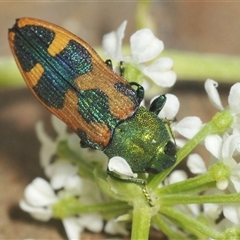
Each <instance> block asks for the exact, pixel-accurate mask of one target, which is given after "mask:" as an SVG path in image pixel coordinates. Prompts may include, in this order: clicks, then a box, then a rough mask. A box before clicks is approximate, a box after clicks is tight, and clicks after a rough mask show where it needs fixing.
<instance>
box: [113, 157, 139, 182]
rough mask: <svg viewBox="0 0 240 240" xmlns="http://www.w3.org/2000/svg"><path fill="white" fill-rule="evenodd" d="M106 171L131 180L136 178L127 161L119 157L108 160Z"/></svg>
mask: <svg viewBox="0 0 240 240" xmlns="http://www.w3.org/2000/svg"><path fill="white" fill-rule="evenodd" d="M108 169H109V170H110V171H111V172H115V173H117V174H120V175H124V176H127V177H133V178H136V177H137V174H136V173H133V172H132V169H131V167H130V166H129V164H128V163H127V161H126V160H125V159H124V158H122V157H119V156H115V157H112V158H111V159H109V163H108Z"/></svg>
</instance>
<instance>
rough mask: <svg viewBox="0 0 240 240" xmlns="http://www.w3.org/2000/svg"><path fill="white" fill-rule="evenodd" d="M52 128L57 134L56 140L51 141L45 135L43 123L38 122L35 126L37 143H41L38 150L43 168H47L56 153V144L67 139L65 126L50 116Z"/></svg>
mask: <svg viewBox="0 0 240 240" xmlns="http://www.w3.org/2000/svg"><path fill="white" fill-rule="evenodd" d="M51 121H52V126H53V128H54V130H55V131H56V132H57V134H58V135H57V139H56V140H53V139H52V138H50V137H49V136H48V135H47V133H46V132H45V131H44V126H43V122H41V121H39V122H37V124H36V127H35V129H36V133H37V137H38V139H39V141H40V142H41V149H40V164H41V166H42V167H43V168H45V167H46V166H48V164H49V163H50V161H51V160H52V157H53V156H54V155H55V153H56V151H57V146H58V142H59V141H61V140H63V139H67V138H68V135H70V134H69V133H67V126H66V124H65V123H63V122H62V121H61V120H59V119H58V118H57V117H55V116H54V115H52V118H51Z"/></svg>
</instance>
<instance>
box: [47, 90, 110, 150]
mask: <svg viewBox="0 0 240 240" xmlns="http://www.w3.org/2000/svg"><path fill="white" fill-rule="evenodd" d="M46 107H47V108H48V109H49V110H50V111H51V112H52V113H54V114H55V115H56V116H57V117H58V118H60V119H61V120H62V121H63V122H65V123H66V124H67V125H68V126H70V127H71V129H72V130H73V131H74V132H76V133H77V134H78V131H77V130H78V129H81V130H82V131H84V132H85V133H86V134H87V136H88V137H89V138H90V139H91V140H92V141H94V142H95V143H97V144H100V145H102V146H104V147H106V146H107V145H108V143H109V141H110V138H111V132H110V129H109V128H108V127H107V125H105V124H102V123H95V122H86V121H85V120H84V119H83V118H82V117H81V115H80V114H79V112H78V97H77V94H76V92H74V91H73V90H68V91H67V92H66V94H65V98H64V107H63V108H62V109H55V108H53V107H48V106H46Z"/></svg>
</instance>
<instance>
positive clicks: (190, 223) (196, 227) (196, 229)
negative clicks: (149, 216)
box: [159, 206, 222, 239]
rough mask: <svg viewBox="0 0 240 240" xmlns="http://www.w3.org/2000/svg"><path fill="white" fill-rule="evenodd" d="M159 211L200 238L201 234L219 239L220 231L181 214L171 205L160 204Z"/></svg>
mask: <svg viewBox="0 0 240 240" xmlns="http://www.w3.org/2000/svg"><path fill="white" fill-rule="evenodd" d="M159 212H160V213H161V214H163V215H165V216H167V217H168V218H170V219H174V220H175V221H177V222H178V223H180V224H181V227H182V228H183V229H185V230H188V231H189V232H191V233H193V234H194V235H196V236H198V237H200V238H202V237H203V236H202V235H205V236H207V237H209V238H213V239H219V238H220V237H221V236H222V235H221V233H219V232H217V231H215V230H214V229H213V228H209V227H208V226H207V225H205V224H203V223H201V222H199V221H197V220H195V219H193V218H190V217H188V216H187V215H186V214H183V213H181V212H179V211H177V210H175V209H174V208H172V207H164V206H162V207H161V208H160V210H159Z"/></svg>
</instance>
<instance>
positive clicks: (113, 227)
mask: <svg viewBox="0 0 240 240" xmlns="http://www.w3.org/2000/svg"><path fill="white" fill-rule="evenodd" d="M104 231H105V232H106V233H108V234H112V235H116V234H121V235H123V236H126V235H128V231H127V229H126V224H125V223H123V222H118V221H116V220H114V219H110V220H108V221H107V223H106V225H105V228H104Z"/></svg>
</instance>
